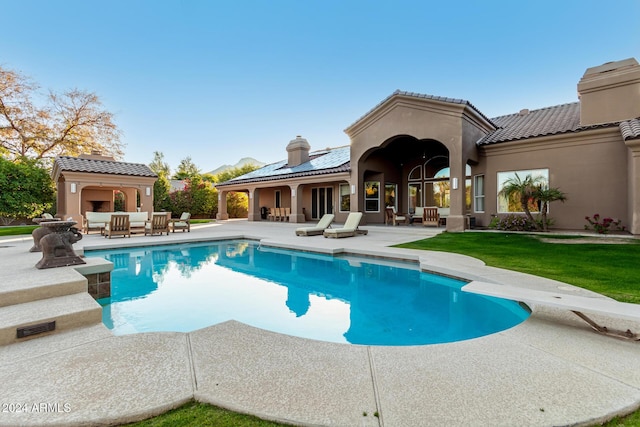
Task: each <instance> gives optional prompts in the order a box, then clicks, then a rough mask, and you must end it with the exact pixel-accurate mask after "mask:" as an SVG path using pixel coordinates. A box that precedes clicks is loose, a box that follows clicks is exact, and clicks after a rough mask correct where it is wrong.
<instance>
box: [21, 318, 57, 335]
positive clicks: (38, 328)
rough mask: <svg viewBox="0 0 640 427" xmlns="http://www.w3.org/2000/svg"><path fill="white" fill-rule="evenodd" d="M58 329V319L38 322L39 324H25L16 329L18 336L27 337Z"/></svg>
mask: <svg viewBox="0 0 640 427" xmlns="http://www.w3.org/2000/svg"><path fill="white" fill-rule="evenodd" d="M55 329H56V321H55V320H54V321H52V322H45V323H38V324H37V325H30V326H24V327H22V328H18V329H17V330H16V332H17V335H18V338H26V337H30V336H32V335H38V334H42V333H44V332H51V331H53V330H55Z"/></svg>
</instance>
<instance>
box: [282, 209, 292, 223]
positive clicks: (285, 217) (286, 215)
mask: <svg viewBox="0 0 640 427" xmlns="http://www.w3.org/2000/svg"><path fill="white" fill-rule="evenodd" d="M283 211H284V212H283V213H282V220H283V221H289V217H290V216H291V208H283Z"/></svg>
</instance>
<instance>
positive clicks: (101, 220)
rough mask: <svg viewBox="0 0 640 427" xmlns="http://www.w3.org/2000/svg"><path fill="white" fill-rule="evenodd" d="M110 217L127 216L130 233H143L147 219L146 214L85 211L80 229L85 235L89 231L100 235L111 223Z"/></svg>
mask: <svg viewBox="0 0 640 427" xmlns="http://www.w3.org/2000/svg"><path fill="white" fill-rule="evenodd" d="M111 215H129V226H130V228H131V231H132V232H136V231H140V232H144V226H145V222H146V221H147V220H148V219H149V216H148V214H147V213H146V212H92V211H87V212H85V215H84V216H83V217H82V229H83V230H84V232H85V234H89V232H90V231H91V230H98V231H100V232H101V233H102V232H103V231H104V228H105V226H106V225H107V224H108V223H109V222H110V221H111Z"/></svg>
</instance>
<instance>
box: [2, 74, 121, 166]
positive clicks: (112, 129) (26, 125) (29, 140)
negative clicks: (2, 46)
mask: <svg viewBox="0 0 640 427" xmlns="http://www.w3.org/2000/svg"><path fill="white" fill-rule="evenodd" d="M37 90H38V86H37V85H36V84H35V83H34V82H32V81H31V80H30V79H28V78H26V77H25V76H23V75H21V74H19V73H17V72H15V71H11V70H6V69H4V68H2V67H0V153H2V154H3V155H4V156H6V157H7V158H10V159H12V160H17V159H19V158H21V157H29V158H35V159H42V158H53V157H55V156H58V155H70V156H77V155H79V154H82V153H86V152H91V151H93V150H99V151H102V152H104V153H106V154H111V155H113V156H114V157H116V158H117V157H121V156H122V154H123V152H122V144H121V143H120V131H119V130H118V128H117V126H116V125H115V124H114V123H113V114H111V113H110V112H108V111H106V110H105V109H104V108H103V105H102V102H101V101H100V98H98V96H97V95H96V94H94V93H89V92H84V91H81V90H78V89H73V90H69V91H67V92H64V93H62V94H56V93H54V92H49V94H48V95H47V96H46V98H45V99H46V103H45V105H44V106H38V105H36V104H35V103H34V101H33V99H34V98H37V97H38V95H39V94H38V93H37Z"/></svg>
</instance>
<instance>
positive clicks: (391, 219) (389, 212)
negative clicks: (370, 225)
mask: <svg viewBox="0 0 640 427" xmlns="http://www.w3.org/2000/svg"><path fill="white" fill-rule="evenodd" d="M385 216H386V219H385V222H386V223H387V224H393V225H398V224H399V223H401V222H402V223H406V222H407V217H406V216H404V215H398V213H397V212H396V208H395V207H394V206H387V207H386V209H385Z"/></svg>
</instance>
